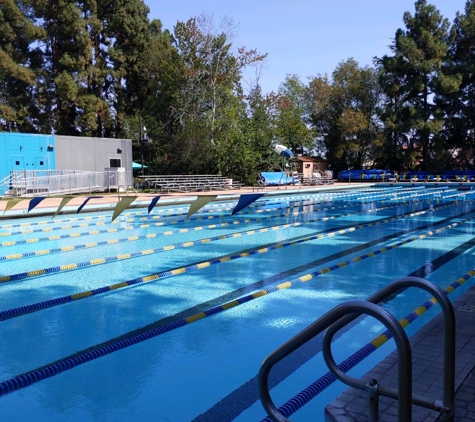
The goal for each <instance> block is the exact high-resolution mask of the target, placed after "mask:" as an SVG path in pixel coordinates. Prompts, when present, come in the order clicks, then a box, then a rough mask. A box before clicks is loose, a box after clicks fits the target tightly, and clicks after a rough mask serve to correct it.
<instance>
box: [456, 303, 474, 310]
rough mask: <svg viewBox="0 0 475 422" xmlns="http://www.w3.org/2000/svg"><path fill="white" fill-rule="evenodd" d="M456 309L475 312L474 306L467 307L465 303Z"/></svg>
mask: <svg viewBox="0 0 475 422" xmlns="http://www.w3.org/2000/svg"><path fill="white" fill-rule="evenodd" d="M457 309H458V310H460V311H464V312H475V305H467V304H466V303H464V304H463V305H460V306H459V307H458V308H457Z"/></svg>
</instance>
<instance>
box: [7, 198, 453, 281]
mask: <svg viewBox="0 0 475 422" xmlns="http://www.w3.org/2000/svg"><path fill="white" fill-rule="evenodd" d="M395 206H398V205H391V206H388V207H381V208H375V209H372V210H365V211H361V212H357V213H348V214H343V215H338V216H328V217H320V218H317V219H313V220H305V221H302V222H295V223H286V224H282V225H276V226H270V227H266V228H261V229H255V230H248V231H244V232H240V233H231V234H228V235H221V236H214V237H209V238H205V239H200V240H197V241H189V242H184V243H179V244H176V245H169V246H161V247H159V248H154V249H146V250H143V251H138V252H130V253H126V254H119V255H116V256H110V257H106V258H96V259H93V260H89V261H83V262H79V263H71V264H64V265H61V266H57V267H50V268H42V269H38V270H31V271H27V272H23V273H17V274H10V275H4V276H0V283H6V282H11V281H18V280H23V279H26V278H30V277H37V276H40V275H45V274H53V273H58V272H62V271H71V270H76V269H78V268H85V267H89V266H93V265H101V264H107V263H111V262H115V261H120V260H124V259H131V258H136V257H139V256H144V255H150V254H155V253H158V252H162V251H168V250H172V249H177V248H181V247H190V246H194V245H197V244H203V243H209V242H215V241H218V240H223V239H229V238H235V237H240V236H243V235H246V236H251V235H254V234H257V233H265V232H267V231H275V230H280V229H288V228H291V227H299V226H301V225H304V224H309V223H314V222H316V221H327V220H330V219H335V218H339V217H343V216H349V215H353V214H360V213H369V212H377V211H381V210H383V209H388V208H391V207H395ZM451 206H453V203H450V204H447V205H444V206H441V207H443V208H445V207H451ZM441 207H438V209H440V208H441ZM426 212H427V211H421V212H419V213H410V214H409V217H413V216H415V215H421V214H424V213H426ZM406 215H407V214H403V215H400V216H396V217H391V218H390V219H385V220H382V222H374V223H370V225H369V226H366V225H361V226H362V227H371V225H377V224H382V223H387V222H390V221H395V220H397V219H400V218H405V216H406ZM269 217H270V218H271V217H272V216H269ZM249 220H251V219H247V220H246V221H249ZM223 224H224V223H223ZM357 228H360V226H357ZM194 229H195V230H196V229H197V228H194ZM353 230H355V228H353ZM340 232H342V233H345V232H347V231H346V230H343V231H342V230H340V231H337V232H336V233H340ZM159 234H160V233H158V234H157V233H156V234H155V236H156V235H159ZM166 234H173V232H170V233H167V232H164V233H161V235H166ZM333 235H334V234H333ZM147 237H154V236H152V235H147ZM320 237H326V236H325V235H323V234H320V235H315V236H313V238H316V239H318V238H320ZM137 238H138V236H137ZM134 240H137V239H134ZM308 240H312V238H311V237H310V238H308ZM60 249H61V248H60ZM70 249H71V250H73V249H74V247H70ZM44 254H46V252H45V253H44ZM12 257H19V258H21V257H22V256H20V255H19V254H17V255H12Z"/></svg>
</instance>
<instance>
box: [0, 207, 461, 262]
mask: <svg viewBox="0 0 475 422" xmlns="http://www.w3.org/2000/svg"><path fill="white" fill-rule="evenodd" d="M426 201H428V200H424V201H420V202H426ZM467 201H470V200H467ZM407 204H408V203H407V202H403V203H401V204H394V205H391V206H386V207H381V208H375V209H372V210H363V211H358V212H355V213H352V214H353V215H356V214H364V213H368V212H377V211H381V210H385V209H390V208H392V207H397V206H401V205H407ZM451 204H453V205H455V204H458V202H457V201H454V202H452V203H451ZM347 207H348V205H342V206H339V207H333V208H319V209H317V210H310V211H305V210H302V212H294V213H290V214H289V213H287V214H279V215H276V216H265V217H255V218H250V219H246V220H235V221H233V222H230V223H218V224H211V225H208V226H200V227H194V228H191V229H186V228H185V229H179V230H178V232H179V233H186V232H189V231H197V230H203V229H213V228H217V227H226V226H228V225H237V224H242V223H248V222H253V221H263V220H266V219H272V218H282V217H288V216H289V215H294V216H298V215H304V214H307V213H313V212H319V211H327V210H328V209H336V208H347ZM348 215H350V214H341V215H337V216H332V217H331V218H332V219H335V218H339V217H342V216H348ZM316 221H324V220H319V219H315V220H307V221H306V222H304V223H305V224H306V223H307V222H316ZM158 225H162V223H158ZM124 229H127V228H124ZM121 230H122V229H107V230H95V231H92V232H87V233H78V234H76V233H72V234H69V235H61V236H51V237H47V238H30V239H26V240H22V241H10V242H3V243H1V244H0V246H2V247H9V246H15V245H18V244H24V243H36V242H40V241H44V240H58V239H61V238H75V237H81V236H88V235H97V234H104V233H111V232H116V231H121ZM175 233H176V232H173V231H167V232H163V233H152V234H147V235H140V236H132V237H128V238H120V239H110V240H108V241H101V242H90V243H87V244H81V245H76V246H65V247H61V248H53V249H44V250H39V251H32V252H26V253H18V254H10V255H4V256H0V261H5V260H12V259H21V258H26V257H33V256H38V255H47V254H51V253H61V252H70V251H73V250H78V249H85V248H91V247H97V246H105V245H109V244H116V243H123V242H131V241H136V240H142V239H150V238H154V237H158V236H163V235H172V234H175Z"/></svg>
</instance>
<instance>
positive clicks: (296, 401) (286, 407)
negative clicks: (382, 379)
mask: <svg viewBox="0 0 475 422" xmlns="http://www.w3.org/2000/svg"><path fill="white" fill-rule="evenodd" d="M474 275H475V269H472V270H469V271H468V272H467V273H465V274H464V275H463V276H461V277H460V278H458V279H457V280H456V281H454V282H453V283H452V284H450V285H449V286H447V287H445V289H444V290H443V292H444V294H445V295H447V296H448V295H449V294H450V293H452V292H453V291H454V290H455V289H457V288H458V287H460V286H461V285H462V284H464V283H465V282H466V281H467V280H469V279H470V278H471V277H473V276H474ZM437 304H438V301H437V299H436V298H435V297H431V298H430V299H429V300H428V301H427V302H425V303H424V304H422V305H421V306H419V307H418V308H416V309H415V310H414V311H412V312H411V313H410V314H408V315H406V316H405V317H404V318H402V319H400V320H399V324H400V325H401V327H402V328H403V329H405V328H406V327H407V326H408V325H409V324H411V323H412V322H413V321H415V320H416V319H417V318H418V317H420V316H421V315H423V314H424V313H425V312H427V311H428V310H429V309H430V308H432V307H433V306H435V305H437ZM391 338H392V334H391V333H390V331H389V330H386V331H385V332H384V333H382V334H380V335H379V336H378V337H376V338H375V339H373V340H372V341H370V342H369V343H367V344H366V345H365V346H363V347H362V348H361V349H360V350H358V351H357V352H355V353H353V354H352V355H351V356H350V357H348V358H347V359H345V360H344V361H343V362H342V363H340V364H339V365H338V367H339V368H340V369H341V370H342V371H343V372H348V371H349V370H350V369H352V368H354V367H355V366H356V365H357V364H358V363H360V362H362V361H363V359H365V358H367V357H368V356H369V355H370V354H371V353H373V352H374V351H376V349H378V348H379V347H381V346H382V345H383V344H385V343H386V342H388V341H389V340H390V339H391ZM335 381H336V378H335V376H334V375H333V373H332V372H327V373H326V374H325V375H323V376H321V377H320V378H319V379H318V380H316V381H315V382H313V383H312V384H311V385H309V386H308V387H307V388H305V389H304V390H302V391H301V392H300V393H298V394H297V395H295V396H294V397H293V398H291V399H290V400H288V401H287V402H286V403H285V404H283V405H282V406H280V407H279V411H280V412H281V413H282V414H283V415H284V416H285V417H286V418H288V417H289V416H291V415H292V414H294V413H295V412H296V411H297V410H299V409H300V408H302V407H303V406H305V405H306V404H307V403H308V402H309V401H310V400H312V399H314V398H315V397H316V396H317V395H318V394H320V393H321V392H322V391H323V390H325V389H326V388H327V387H329V386H330V385H331V384H332V383H333V382H335ZM261 422H272V419H270V418H269V417H268V416H267V417H265V418H264V419H262V420H261Z"/></svg>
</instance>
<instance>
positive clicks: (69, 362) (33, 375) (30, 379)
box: [0, 270, 475, 422]
mask: <svg viewBox="0 0 475 422" xmlns="http://www.w3.org/2000/svg"><path fill="white" fill-rule="evenodd" d="M474 274H475V271H474V270H470V271H468V272H467V273H466V274H465V275H464V276H462V277H460V278H459V279H458V280H456V281H455V282H454V283H452V284H451V285H450V286H449V287H450V288H451V289H452V290H450V291H453V290H455V289H456V288H457V287H459V286H460V285H462V284H463V283H465V281H466V280H468V279H469V278H470V277H472V276H473V275H474ZM446 291H447V294H448V293H450V291H448V290H447V288H446ZM259 293H260V292H258V293H256V294H254V295H249V296H245V297H243V298H240V299H237V300H235V301H232V302H228V303H226V304H223V305H221V306H218V307H215V308H211V309H209V310H207V311H204V312H201V313H199V314H196V315H193V316H190V317H188V318H185V319H182V320H180V321H176V322H173V323H171V324H167V325H164V326H162V327H159V328H156V329H152V330H149V331H147V332H145V333H142V334H139V335H137V336H133V337H131V338H128V339H124V340H120V341H117V342H115V343H113V344H110V345H108V346H104V347H101V348H99V349H96V350H94V351H91V352H85V353H82V354H80V355H77V356H75V357H71V358H67V359H64V360H63V361H61V362H58V363H53V364H50V365H46V366H43V367H42V368H39V369H36V370H33V371H30V372H27V373H25V374H22V375H19V376H17V377H14V378H11V379H9V380H7V381H3V382H1V383H0V397H1V396H4V395H6V394H9V393H12V392H13V391H17V390H20V389H22V388H25V387H28V386H30V385H32V384H34V383H37V382H39V381H42V380H44V379H47V378H50V377H52V376H54V375H57V374H60V373H62V372H64V371H67V370H69V369H72V368H75V367H76V366H79V365H81V364H83V363H86V362H89V361H91V360H94V359H98V358H100V357H102V356H106V355H108V354H110V353H113V352H116V351H118V350H121V349H124V348H126V347H129V346H132V345H135V344H137V343H140V342H142V341H145V340H149V339H151V338H153V337H157V336H159V335H161V334H164V333H166V332H169V331H172V330H174V329H176V328H179V327H183V326H185V325H188V324H191V323H192V322H195V321H199V320H200V319H203V318H205V317H207V316H210V315H214V314H217V313H219V312H222V311H224V310H226V309H230V308H233V307H235V306H237V305H240V304H242V303H246V302H248V301H250V300H252V299H255V298H257V297H261V296H263V294H259ZM255 295H257V296H255ZM254 296H255V297H254ZM435 303H437V301H436V300H435V299H434V298H431V299H430V300H429V301H428V302H426V304H427V306H425V304H424V305H423V307H424V306H425V307H426V308H427V309H429V308H430V307H432V306H433V305H434V304H435ZM424 312H425V311H424ZM422 313H423V311H422V307H419V308H417V309H416V310H415V311H413V312H412V313H411V314H409V315H408V316H407V317H406V318H404V319H403V320H406V321H407V323H405V322H404V323H401V325H402V326H403V327H405V326H407V325H408V324H410V323H411V322H412V321H414V319H416V318H417V317H418V316H419V315H421V314H422ZM403 320H402V321H403ZM403 324H405V325H403ZM389 335H390V334H389ZM385 338H387V339H389V338H390V337H388V335H387V333H384V334H381V335H380V336H378V337H377V338H376V339H375V340H373V341H372V342H370V343H369V345H368V347H365V348H363V349H362V350H360V351H359V352H357V353H355V354H354V355H352V356H351V357H350V358H348V359H347V360H346V361H345V362H343V363H341V364H340V365H339V367H340V368H341V369H342V370H343V371H345V372H346V371H348V370H349V369H350V368H351V367H352V366H351V365H353V366H354V365H356V364H357V363H358V362H359V361H360V360H362V359H363V358H364V357H366V356H367V355H369V354H370V353H372V352H373V351H374V350H376V348H377V347H380V345H381V344H383V342H385V341H387V340H385ZM378 339H379V340H378ZM373 348H374V350H373ZM327 375H328V374H327ZM322 378H323V377H322ZM332 382H333V381H331V379H330V380H326V379H325V380H323V381H320V380H317V381H316V382H315V383H314V384H312V385H311V386H310V387H308V388H307V389H306V390H304V391H303V392H301V393H299V394H298V395H297V396H296V398H294V399H292V400H291V401H290V404H287V403H286V404H285V405H284V406H282V407H281V408H279V410H280V411H281V412H282V413H284V412H292V413H293V412H295V411H296V410H298V409H299V408H300V407H301V406H303V405H304V404H305V403H306V402H308V401H309V400H310V399H311V398H313V397H312V396H313V395H314V394H315V395H316V394H318V392H320V391H319V390H320V389H321V390H323V389H324V388H326V387H327V386H328V385H330V384H331V383H332ZM315 386H316V387H315ZM288 403H289V402H288ZM290 414H291V413H289V415H290ZM289 415H286V416H289ZM265 420H266V421H270V422H272V421H271V420H270V419H267V418H266V419H265Z"/></svg>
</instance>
